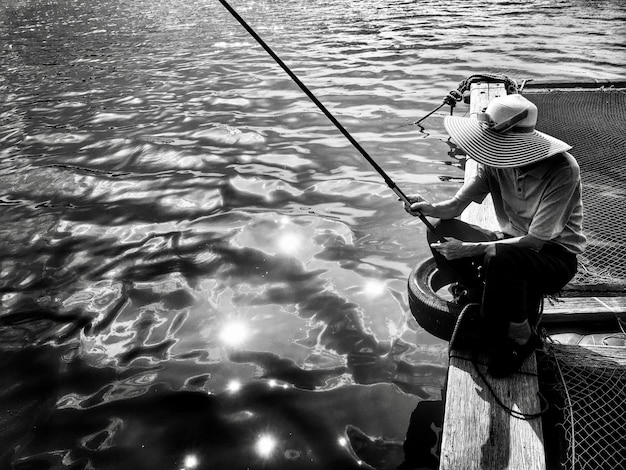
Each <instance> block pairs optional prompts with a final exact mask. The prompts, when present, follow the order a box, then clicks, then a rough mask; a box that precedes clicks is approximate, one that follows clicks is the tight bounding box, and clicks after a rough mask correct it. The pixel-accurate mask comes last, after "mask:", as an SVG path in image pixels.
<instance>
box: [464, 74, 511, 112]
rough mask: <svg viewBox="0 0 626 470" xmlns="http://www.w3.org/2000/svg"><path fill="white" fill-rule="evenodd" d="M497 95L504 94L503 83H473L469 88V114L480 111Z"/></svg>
mask: <svg viewBox="0 0 626 470" xmlns="http://www.w3.org/2000/svg"><path fill="white" fill-rule="evenodd" d="M498 96H506V88H505V86H504V83H489V82H477V83H473V84H472V87H471V88H470V114H476V113H482V112H483V111H484V109H485V108H486V107H487V105H488V104H489V102H490V101H491V100H492V99H494V98H497V97H498Z"/></svg>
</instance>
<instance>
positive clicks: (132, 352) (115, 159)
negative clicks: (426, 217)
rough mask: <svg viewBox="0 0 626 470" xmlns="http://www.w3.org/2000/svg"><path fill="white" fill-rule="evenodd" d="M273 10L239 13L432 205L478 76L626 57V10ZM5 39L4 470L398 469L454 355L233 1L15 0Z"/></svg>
mask: <svg viewBox="0 0 626 470" xmlns="http://www.w3.org/2000/svg"><path fill="white" fill-rule="evenodd" d="M279 3H280V4H279ZM279 3H277V2H271V1H263V0H258V1H253V0H245V1H241V2H236V3H235V4H234V6H235V7H236V8H237V9H238V10H239V11H240V12H241V14H242V15H243V16H245V17H246V18H247V19H248V20H249V21H250V23H251V24H253V25H254V27H255V28H257V30H258V32H259V33H260V34H261V35H262V36H263V37H264V38H265V39H266V40H267V42H268V43H270V44H271V45H272V46H273V47H275V48H276V50H277V52H278V53H279V54H280V55H281V57H283V59H284V60H285V61H286V62H287V63H288V64H290V66H292V67H293V69H294V71H295V72H296V73H297V74H298V75H299V76H300V77H301V78H302V79H303V81H304V82H305V83H307V84H308V85H309V86H310V88H311V89H312V90H314V92H315V93H316V94H317V95H318V97H319V98H320V99H321V100H322V101H323V102H324V103H325V104H326V105H327V106H328V108H329V109H330V110H331V111H333V112H334V113H335V114H336V115H337V117H338V118H339V119H340V120H341V122H342V123H343V124H344V125H345V126H346V127H347V128H348V129H349V130H350V131H351V132H352V133H353V135H354V136H355V138H357V139H358V140H359V142H360V143H361V144H362V145H363V146H364V148H366V149H367V150H368V152H369V153H370V154H371V155H373V156H374V157H375V158H376V160H377V161H379V163H380V164H381V166H383V167H384V168H385V170H386V171H387V172H388V173H389V175H390V176H391V177H392V178H393V179H394V180H395V181H396V182H397V183H398V185H399V186H400V187H401V188H402V189H404V190H405V191H407V192H415V191H421V192H422V193H423V194H424V195H425V196H426V197H443V196H444V195H446V194H452V193H453V192H454V191H455V190H456V188H457V187H458V182H456V183H455V182H454V181H452V182H446V181H442V180H441V179H440V178H439V177H440V176H459V170H458V168H457V167H455V166H454V165H449V164H447V163H449V160H450V157H449V155H448V153H449V151H450V149H449V145H448V144H447V137H446V136H445V134H444V131H443V127H442V123H441V115H442V114H443V113H444V111H445V110H442V113H441V114H436V115H434V116H433V117H431V118H429V119H428V121H425V122H424V123H423V125H424V126H425V128H423V129H419V128H416V127H414V126H411V125H409V124H410V122H412V121H414V120H416V119H417V118H419V117H421V116H422V115H424V114H425V113H426V112H428V111H430V110H431V109H433V108H434V107H435V106H436V105H437V104H438V103H439V102H440V99H441V97H442V96H444V95H445V94H446V93H447V91H448V90H449V89H451V88H454V87H455V86H456V84H457V83H458V82H459V81H460V80H462V79H464V78H466V77H467V76H468V75H470V74H472V73H478V72H486V71H487V72H496V71H497V72H505V73H508V74H510V75H511V76H513V77H515V78H549V79H557V78H565V79H570V78H615V77H618V76H619V74H620V73H622V72H623V67H624V63H625V62H626V61H625V59H624V54H623V44H624V40H623V39H624V37H623V30H622V29H620V27H621V25H622V23H623V19H624V17H625V12H624V6H623V5H621V4H620V2H611V1H607V2H600V3H601V4H602V7H601V8H600V7H598V2H585V1H577V2H560V1H557V2H552V1H551V2H547V1H536V2H527V3H524V4H523V5H519V4H515V3H511V2H505V1H497V2H492V3H491V4H490V5H489V6H485V7H481V12H480V17H481V21H476V17H477V15H478V8H479V7H478V4H477V5H474V4H471V3H470V5H469V6H468V5H467V4H466V2H451V3H450V2H448V3H447V4H443V3H442V2H435V1H430V2H405V1H394V2H377V1H375V0H367V1H364V2H340V3H337V2H323V1H317V0H316V1H314V2H300V1H293V2H279ZM0 39H1V40H0V48H1V50H2V54H1V55H0V74H1V75H0V90H1V92H2V97H3V100H2V102H1V103H0V138H1V139H2V143H3V145H2V147H1V148H0V170H1V176H0V188H1V192H0V214H1V217H2V222H3V223H2V225H1V226H0V231H1V237H0V249H1V253H2V257H1V259H0V263H1V264H0V306H1V313H0V344H1V346H0V348H1V349H2V354H0V371H1V373H0V390H1V392H0V404H1V405H2V409H3V410H4V412H3V413H2V414H1V415H0V464H1V465H0V466H2V467H3V468H4V467H9V466H13V467H14V468H84V469H89V468H95V469H106V468H115V469H121V468H132V469H134V470H136V469H144V468H145V469H155V468H164V469H166V468H167V469H179V468H185V469H191V468H229V469H240V468H241V469H243V468H311V469H330V468H332V469H342V468H346V469H348V468H369V467H374V468H381V469H382V468H395V466H396V465H397V464H398V463H399V462H401V461H402V458H403V457H402V454H403V450H402V442H403V439H404V436H405V433H406V431H407V427H408V425H409V418H410V416H411V413H412V411H413V410H414V409H415V407H416V405H417V404H418V403H422V402H423V403H426V402H427V401H430V400H433V399H435V400H436V399H438V398H439V396H440V392H441V386H442V383H443V379H444V374H445V367H446V365H447V358H446V345H445V344H443V343H441V342H440V341H439V340H437V339H435V338H432V337H431V336H430V335H428V334H427V333H425V332H424V331H422V330H421V329H420V328H418V326H417V325H416V324H415V323H414V321H413V320H412V319H411V318H410V314H409V312H408V307H407V301H406V294H405V290H406V277H407V275H408V273H409V272H410V270H411V268H412V266H413V265H414V264H415V263H416V262H417V261H418V260H419V259H420V258H421V257H423V256H425V255H426V253H427V251H428V250H427V247H426V246H425V244H424V243H423V241H422V240H423V235H424V233H423V232H424V229H423V227H422V226H421V225H420V224H419V222H417V221H415V220H413V219H410V218H408V216H407V215H406V214H405V213H404V211H403V210H402V207H401V205H400V204H398V203H397V201H396V200H395V199H396V198H395V197H394V196H393V194H392V193H391V192H390V191H389V190H388V188H387V187H386V186H385V185H384V184H382V182H381V180H380V178H379V177H378V175H377V174H376V173H375V172H374V171H373V170H372V169H371V168H370V166H369V165H368V164H367V162H365V161H363V160H362V158H361V157H360V156H359V155H358V154H357V153H356V152H355V150H354V149H352V148H351V147H350V145H349V144H348V143H347V142H346V141H345V139H344V138H343V137H342V136H341V135H340V134H338V132H336V130H335V129H334V128H333V126H332V125H331V124H330V123H329V122H328V120H327V119H326V118H325V117H324V116H323V115H322V114H321V113H320V112H319V111H318V110H317V109H316V108H315V106H314V105H313V104H312V103H311V102H310V101H308V99H307V98H306V97H305V96H303V95H302V93H301V92H300V91H299V90H298V89H297V87H295V85H293V84H292V83H291V82H290V80H289V79H288V77H286V76H285V75H284V73H283V72H282V71H281V70H280V69H278V68H277V66H276V65H274V64H273V63H272V62H271V60H269V59H268V57H267V56H266V55H265V53H263V52H262V50H261V49H260V48H258V47H257V46H256V45H255V44H254V42H253V41H252V40H251V39H250V38H249V37H248V35H247V34H246V33H245V31H243V30H242V29H241V28H240V27H239V26H238V25H237V24H236V23H235V22H234V20H233V19H232V18H230V17H229V16H228V13H227V12H225V10H224V9H223V8H221V6H220V5H219V3H218V2H213V1H209V0H198V1H191V2H190V1H186V2H183V1H178V0H170V1H167V2H165V1H146V0H130V1H126V2H119V1H117V0H103V1H99V2H90V1H86V0H8V1H5V2H4V3H3V4H2V5H1V6H0ZM424 464H427V462H424ZM428 465H431V464H430V463H428Z"/></svg>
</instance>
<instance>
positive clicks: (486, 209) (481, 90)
mask: <svg viewBox="0 0 626 470" xmlns="http://www.w3.org/2000/svg"><path fill="white" fill-rule="evenodd" d="M505 95H506V88H505V87H504V84H503V83H488V82H477V83H474V84H472V87H471V89H470V114H476V113H481V112H483V111H484V109H485V108H486V107H487V105H488V104H489V101H491V100H492V99H494V98H496V97H498V96H505ZM476 165H477V163H476V161H475V160H472V159H471V158H468V159H467V160H466V162H465V175H466V178H467V175H469V174H471V173H472V172H475V171H476ZM461 220H464V221H465V222H468V223H470V224H474V225H478V226H480V227H483V228H486V229H488V230H493V231H497V230H500V225H499V224H498V220H497V219H496V214H495V211H494V209H493V200H492V199H491V195H488V196H487V197H486V198H485V200H484V201H483V202H482V204H476V203H475V202H472V203H470V205H469V206H468V207H467V209H465V211H464V212H463V214H462V215H461Z"/></svg>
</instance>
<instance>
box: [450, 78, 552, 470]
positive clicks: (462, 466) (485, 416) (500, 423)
mask: <svg viewBox="0 0 626 470" xmlns="http://www.w3.org/2000/svg"><path fill="white" fill-rule="evenodd" d="M503 94H506V91H505V89H504V85H502V84H493V83H478V84H474V85H473V86H472V90H471V97H470V100H471V101H470V103H471V108H470V113H476V112H481V111H482V109H483V108H484V107H486V106H487V104H488V102H489V101H490V100H491V99H493V98H494V97H496V96H500V95H503ZM474 164H475V163H474V162H473V160H468V161H467V165H469V169H468V168H467V166H466V170H469V171H471V165H474ZM489 204H492V203H491V199H487V200H486V201H485V202H483V204H472V205H471V206H470V207H469V208H468V209H467V210H466V211H465V213H464V214H463V217H462V219H463V220H466V221H468V222H469V223H473V224H476V225H480V226H482V227H485V228H489V229H492V230H497V229H498V225H497V222H496V221H495V215H493V208H491V211H490V212H489V210H485V206H487V207H489ZM491 207H493V206H492V205H491ZM485 214H487V218H486V219H483V218H482V216H484V215H485ZM477 367H478V368H479V370H481V371H482V377H481V374H478V373H477V372H476V369H475V366H474V364H473V363H472V361H471V360H470V358H469V356H468V355H467V354H466V353H463V352H462V351H458V350H453V351H452V353H451V357H450V366H449V368H448V380H447V387H446V404H445V414H444V423H443V431H442V441H441V454H440V466H439V468H440V469H441V470H474V469H475V470H490V469H498V470H501V469H511V470H517V469H519V470H543V469H545V467H546V462H545V452H544V448H543V432H542V428H541V420H540V419H538V418H535V419H529V420H523V419H519V418H517V417H514V416H512V415H511V414H510V413H509V412H508V411H507V410H506V409H505V408H504V407H503V406H502V405H501V404H499V403H498V400H500V401H501V402H502V403H503V404H504V405H505V406H506V407H508V408H511V409H513V410H515V411H517V412H518V413H524V414H534V413H538V412H539V411H540V410H539V406H540V404H539V400H538V398H537V397H538V395H537V394H538V392H539V384H538V380H537V361H536V357H535V355H534V354H532V355H531V356H530V357H529V358H528V359H527V360H526V362H525V363H524V365H523V366H522V369H521V371H520V372H521V373H517V374H514V375H513V376H512V377H508V378H506V379H494V378H492V377H491V376H490V375H489V374H487V371H486V367H485V365H484V359H483V360H481V359H480V358H479V359H478V362H477ZM483 377H484V378H483ZM485 379H486V380H488V381H489V384H490V386H491V389H492V390H493V392H494V393H493V394H492V393H491V391H489V388H488V387H487V385H486V383H485V382H484V380H485ZM496 397H497V399H496Z"/></svg>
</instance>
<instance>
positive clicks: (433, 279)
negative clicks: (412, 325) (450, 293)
mask: <svg viewBox="0 0 626 470" xmlns="http://www.w3.org/2000/svg"><path fill="white" fill-rule="evenodd" d="M443 287H445V284H444V283H443V281H442V280H441V278H440V277H439V270H438V269H437V264H436V263H435V260H434V258H427V259H425V260H423V261H421V262H420V263H419V264H418V265H417V266H416V267H415V268H414V269H413V271H412V272H411V275H410V276H409V282H408V291H409V306H410V308H411V313H412V315H413V316H414V317H415V320H417V323H418V324H419V325H420V326H421V327H422V328H424V329H425V330H426V331H427V332H429V333H430V334H432V335H434V336H436V337H437V338H440V339H443V340H445V341H450V338H451V337H452V332H453V331H454V327H455V325H456V321H457V318H458V317H459V314H460V313H461V310H462V306H460V305H458V304H456V303H454V302H448V301H447V300H445V299H442V298H441V297H439V296H438V295H437V291H438V290H439V289H441V288H443Z"/></svg>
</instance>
